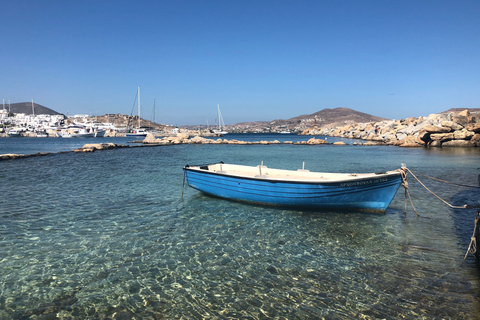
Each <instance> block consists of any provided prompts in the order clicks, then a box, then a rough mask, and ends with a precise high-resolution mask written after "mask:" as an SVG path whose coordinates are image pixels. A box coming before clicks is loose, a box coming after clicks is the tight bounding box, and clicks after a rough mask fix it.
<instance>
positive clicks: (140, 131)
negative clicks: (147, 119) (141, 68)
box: [127, 87, 148, 137]
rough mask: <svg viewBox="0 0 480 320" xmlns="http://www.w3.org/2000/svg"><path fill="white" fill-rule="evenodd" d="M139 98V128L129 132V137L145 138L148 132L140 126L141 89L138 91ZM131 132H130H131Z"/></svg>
mask: <svg viewBox="0 0 480 320" xmlns="http://www.w3.org/2000/svg"><path fill="white" fill-rule="evenodd" d="M137 97H138V99H137V100H138V126H137V128H135V129H133V130H132V132H127V137H145V136H147V134H148V132H147V131H146V130H145V129H141V126H140V121H141V118H140V87H138V89H137ZM129 131H130V130H129Z"/></svg>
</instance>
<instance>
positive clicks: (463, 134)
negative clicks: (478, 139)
mask: <svg viewBox="0 0 480 320" xmlns="http://www.w3.org/2000/svg"><path fill="white" fill-rule="evenodd" d="M474 134H475V132H473V131H468V130H466V129H463V130H460V131H455V132H454V133H453V136H454V139H455V140H470V139H472V137H473V135H474Z"/></svg>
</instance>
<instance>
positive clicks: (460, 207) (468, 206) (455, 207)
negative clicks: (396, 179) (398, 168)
mask: <svg viewBox="0 0 480 320" xmlns="http://www.w3.org/2000/svg"><path fill="white" fill-rule="evenodd" d="M402 170H406V171H408V172H410V174H411V175H412V177H414V178H415V179H416V180H417V181H418V183H420V184H421V185H422V186H423V187H424V188H425V189H426V190H427V191H428V192H430V193H431V194H433V195H434V196H435V197H437V198H438V199H439V200H440V201H442V202H443V203H445V204H446V205H447V206H449V207H450V208H453V209H474V208H480V206H472V205H468V204H465V205H463V206H454V205H452V204H450V203H448V202H447V201H445V200H443V199H442V198H440V197H439V196H438V195H437V194H436V193H435V192H433V191H432V190H430V189H429V188H428V187H427V186H426V185H425V184H424V183H423V182H422V181H420V179H418V178H417V176H416V175H415V174H414V173H413V172H412V171H411V170H410V169H408V168H407V167H403V168H402ZM405 177H406V175H405ZM402 178H403V176H402ZM438 180H439V179H438ZM439 181H440V180H439ZM443 182H447V181H443ZM448 183H450V184H456V183H453V182H448ZM409 196H410V195H409Z"/></svg>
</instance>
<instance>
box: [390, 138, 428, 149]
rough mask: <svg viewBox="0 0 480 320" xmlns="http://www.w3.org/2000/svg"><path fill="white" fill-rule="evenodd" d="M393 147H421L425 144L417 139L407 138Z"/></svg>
mask: <svg viewBox="0 0 480 320" xmlns="http://www.w3.org/2000/svg"><path fill="white" fill-rule="evenodd" d="M394 146H398V147H405V148H414V147H423V146H425V142H424V141H422V140H420V139H419V138H417V137H414V136H407V137H406V138H405V139H403V140H400V141H397V142H395V143H394Z"/></svg>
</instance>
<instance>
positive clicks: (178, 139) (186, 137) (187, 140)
mask: <svg viewBox="0 0 480 320" xmlns="http://www.w3.org/2000/svg"><path fill="white" fill-rule="evenodd" d="M143 143H144V144H148V145H173V144H238V145H252V144H260V145H270V144H302V145H319V144H328V142H327V141H325V140H322V139H315V138H310V139H309V140H308V141H299V142H295V143H294V142H292V141H284V142H280V141H278V140H273V141H266V140H261V141H242V140H235V139H232V140H227V139H221V138H219V139H208V138H204V137H201V136H194V137H190V134H188V133H179V134H178V135H177V136H172V137H164V138H161V139H159V138H155V136H154V135H152V134H148V135H147V136H146V137H145V139H144V140H143Z"/></svg>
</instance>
